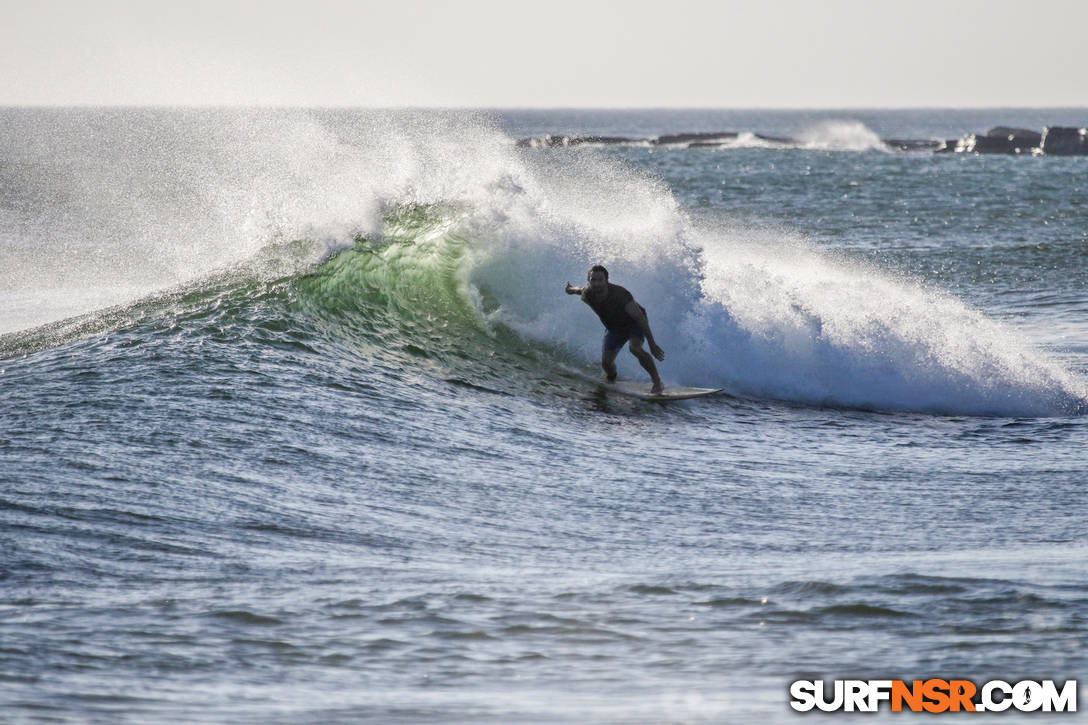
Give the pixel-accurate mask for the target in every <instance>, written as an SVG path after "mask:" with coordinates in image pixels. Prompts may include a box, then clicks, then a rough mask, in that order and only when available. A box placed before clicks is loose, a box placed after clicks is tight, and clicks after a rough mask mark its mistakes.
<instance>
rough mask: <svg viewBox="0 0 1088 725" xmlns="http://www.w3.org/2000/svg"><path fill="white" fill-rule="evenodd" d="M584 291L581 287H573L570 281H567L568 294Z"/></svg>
mask: <svg viewBox="0 0 1088 725" xmlns="http://www.w3.org/2000/svg"><path fill="white" fill-rule="evenodd" d="M584 291H585V290H583V289H582V288H581V287H572V286H571V284H570V282H567V288H566V293H567V294H568V295H580V294H582V292H584Z"/></svg>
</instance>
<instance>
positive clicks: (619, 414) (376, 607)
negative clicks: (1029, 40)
mask: <svg viewBox="0 0 1088 725" xmlns="http://www.w3.org/2000/svg"><path fill="white" fill-rule="evenodd" d="M980 113H981V112H979V111H969V112H968V111H963V112H958V111H943V112H936V111H933V112H920V111H919V112H891V111H888V112H856V113H852V114H843V113H835V112H826V113H825V112H786V111H783V112H756V111H749V112H728V111H720V112H710V111H699V112H695V111H691V112H683V111H676V112H664V111H655V112H635V111H623V112H618V111H617V112H605V111H595V112H577V111H555V112H529V111H526V112H514V111H508V112H500V111H478V112H437V111H352V110H302V109H299V110H290V109H281V110H195V109H3V110H0V158H2V165H0V391H2V392H0V396H2V400H3V404H4V411H5V412H4V415H3V419H2V420H3V423H2V428H0V457H2V461H3V466H2V472H0V484H2V485H0V521H3V533H2V534H0V536H2V537H3V540H4V544H5V550H6V551H7V552H8V553H7V555H6V558H5V561H4V562H3V564H2V572H0V574H2V578H0V581H2V582H3V590H2V594H0V597H2V599H0V603H2V605H3V614H2V615H0V640H2V641H3V643H4V644H3V648H2V651H0V678H2V681H3V682H4V683H5V685H4V688H3V694H2V695H0V697H2V698H3V699H2V700H0V702H2V704H3V707H4V708H5V711H7V712H9V713H11V714H12V716H13V718H14V720H15V721H33V720H35V719H36V718H39V717H46V718H49V719H52V720H55V721H62V722H69V721H70V722H86V721H99V720H101V721H106V720H109V721H110V722H119V721H120V722H126V721H131V722H253V721H259V722H279V721H284V722H287V721H291V722H295V721H298V720H299V719H302V720H310V721H322V722H341V721H342V722H369V721H373V722H480V721H492V722H523V721H534V722H647V721H650V722H724V721H729V722H733V721H736V722H744V721H748V720H750V719H752V718H755V717H759V718H761V719H763V720H768V721H771V722H777V721H783V720H789V719H792V718H791V714H790V712H789V710H788V707H787V704H786V692H787V690H788V684H789V682H791V681H792V680H795V679H799V678H801V677H802V676H804V677H805V678H806V679H808V678H809V676H810V675H812V676H814V677H816V676H825V675H826V676H827V677H829V678H832V679H833V678H835V677H836V676H840V677H846V676H851V677H852V676H862V675H864V676H866V677H874V678H876V677H887V676H896V677H900V676H902V677H903V679H912V678H919V677H920V678H923V679H924V678H925V677H929V676H943V675H947V676H951V675H955V676H960V675H962V676H967V677H968V678H969V679H973V680H975V681H981V680H985V679H987V678H990V677H999V678H1002V679H1006V680H1010V681H1011V680H1013V679H1014V678H1015V677H1016V676H1020V675H1023V676H1039V675H1040V674H1047V675H1051V674H1053V675H1054V676H1055V678H1057V679H1060V676H1063V675H1064V676H1065V677H1067V678H1073V677H1075V676H1076V675H1077V674H1078V672H1082V671H1083V669H1084V665H1085V662H1084V656H1083V654H1082V653H1083V652H1084V651H1086V649H1085V647H1084V645H1085V644H1088V642H1086V633H1085V630H1084V628H1083V626H1082V623H1083V620H1084V617H1085V615H1086V613H1088V612H1086V610H1085V603H1086V602H1088V592H1086V591H1085V589H1084V584H1083V582H1084V580H1085V576H1084V575H1085V573H1086V572H1088V559H1086V556H1085V549H1084V546H1083V541H1084V535H1085V533H1088V532H1085V530H1084V524H1083V521H1084V516H1083V514H1084V510H1085V509H1084V505H1085V503H1086V501H1085V494H1084V493H1083V491H1084V488H1083V485H1082V484H1083V481H1084V476H1085V473H1086V469H1088V466H1086V465H1085V459H1084V457H1083V450H1084V444H1085V442H1086V437H1088V436H1086V433H1088V425H1086V424H1085V422H1084V421H1085V416H1084V414H1085V412H1086V411H1088V383H1086V374H1088V357H1086V355H1088V323H1085V317H1084V312H1085V306H1084V302H1083V289H1084V288H1085V283H1088V278H1086V276H1085V275H1086V274H1088V273H1086V272H1085V271H1084V270H1085V269H1086V268H1088V266H1086V265H1084V264H1083V261H1084V255H1085V251H1084V250H1085V244H1086V243H1088V237H1086V236H1085V234H1086V232H1085V229H1088V207H1086V206H1085V205H1084V202H1083V198H1084V196H1083V191H1084V190H1083V180H1082V178H1083V166H1084V160H1083V159H1080V158H1065V159H1060V158H992V157H991V158H986V157H979V156H956V157H951V156H939V155H932V154H928V153H896V152H892V151H890V150H889V149H888V148H887V147H886V146H885V145H884V144H883V143H882V142H881V141H880V139H881V138H886V137H891V136H894V137H901V138H926V137H934V138H939V137H942V136H946V135H948V129H949V128H961V129H962V128H963V127H964V126H965V125H966V124H970V123H972V122H975V121H976V119H978V117H979V115H980ZM1078 113H1079V115H1078ZM1017 114H1019V115H1017ZM993 115H994V117H993V118H992V119H988V120H992V123H993V125H996V124H997V123H1004V124H1009V125H1015V124H1022V125H1030V124H1033V123H1035V122H1036V121H1037V120H1038V117H1040V116H1047V117H1048V118H1050V119H1053V120H1052V121H1050V122H1053V123H1059V122H1062V123H1074V122H1075V121H1073V120H1071V119H1074V118H1079V117H1080V116H1082V115H1083V113H1080V112H1078V111H1076V109H1073V110H1050V111H1046V110H1042V111H1018V112H1009V111H1005V112H1000V113H999V112H997V111H995V112H994V113H993ZM723 129H732V130H734V131H737V132H738V134H737V136H736V139H735V141H733V142H731V143H726V144H722V145H720V146H717V147H714V148H681V147H678V146H677V147H653V146H652V145H646V144H626V145H617V146H615V147H609V146H602V145H592V144H590V145H586V146H583V147H570V148H567V147H562V148H546V147H528V148H526V147H523V146H519V145H518V144H517V143H516V140H517V139H519V138H523V137H532V136H536V137H540V136H544V135H546V134H552V133H564V134H586V135H593V134H595V135H600V136H609V135H615V136H626V135H629V136H640V135H641V136H650V135H664V134H666V133H682V132H709V131H719V130H723ZM757 134H758V135H757ZM771 136H773V137H779V138H786V137H788V138H791V139H796V141H794V142H791V143H789V144H787V143H782V142H769V141H766V140H764V137H771ZM593 264H604V265H605V266H607V267H608V268H609V270H610V272H611V276H612V280H613V281H614V282H617V283H619V284H622V285H623V286H625V287H627V288H628V289H629V290H631V291H632V292H633V293H634V295H635V297H636V299H637V300H638V301H639V303H640V304H642V305H643V306H644V307H645V308H646V310H647V311H648V313H649V319H650V322H651V324H652V326H653V329H654V332H655V335H656V337H657V340H658V342H659V343H660V344H661V345H662V347H664V348H665V350H666V352H667V354H668V357H667V359H666V361H665V362H664V363H662V364H661V366H660V368H661V373H662V377H663V379H664V381H665V384H666V385H670V384H673V385H694V386H706V387H715V388H719V387H720V388H723V389H724V392H723V394H721V395H718V396H715V397H713V398H709V399H706V400H699V401H687V402H683V403H675V404H670V405H668V406H662V405H657V404H649V403H644V402H641V401H637V400H632V399H628V398H623V397H620V396H616V395H614V394H612V393H610V392H609V389H608V387H607V385H605V384H604V383H603V381H602V377H601V372H600V370H599V367H598V365H597V360H598V358H599V353H600V344H601V336H602V333H603V330H602V329H601V327H600V323H599V321H598V320H597V318H596V316H595V315H593V314H592V312H591V311H590V310H589V309H588V308H586V306H585V305H582V304H580V303H579V302H578V301H577V299H576V298H572V297H568V296H567V295H565V294H564V293H563V285H564V284H565V283H566V282H568V281H569V282H572V283H574V284H580V283H581V280H583V279H584V276H585V274H586V270H587V269H588V268H589V266H591V265H593ZM618 363H619V366H620V374H621V376H623V377H625V378H629V379H641V378H642V377H643V376H644V375H645V374H644V373H643V371H642V370H641V369H640V367H639V366H638V364H637V362H636V361H635V360H634V358H633V357H632V356H630V355H628V354H627V353H626V352H624V353H621V356H620V358H619V360H618ZM903 719H904V720H905V721H910V719H909V716H908V717H904V718H903Z"/></svg>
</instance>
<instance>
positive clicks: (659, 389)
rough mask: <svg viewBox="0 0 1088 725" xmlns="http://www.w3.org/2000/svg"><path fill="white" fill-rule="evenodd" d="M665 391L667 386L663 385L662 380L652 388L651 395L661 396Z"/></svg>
mask: <svg viewBox="0 0 1088 725" xmlns="http://www.w3.org/2000/svg"><path fill="white" fill-rule="evenodd" d="M664 390H665V386H664V385H662V384H661V381H660V380H658V381H657V382H656V383H654V384H653V387H651V388H650V395H661V393H662V391H664Z"/></svg>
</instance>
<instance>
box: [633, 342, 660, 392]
mask: <svg viewBox="0 0 1088 725" xmlns="http://www.w3.org/2000/svg"><path fill="white" fill-rule="evenodd" d="M631 354H632V355H634V356H635V357H636V358H638V362H639V364H640V365H642V367H643V369H645V370H646V372H648V373H649V374H650V380H652V381H654V384H653V387H651V388H650V392H651V393H660V392H661V391H662V390H663V388H662V385H661V376H660V375H658V374H657V365H656V364H654V358H653V356H652V355H650V353H648V352H646V351H645V350H644V349H642V335H639V334H638V333H632V334H631Z"/></svg>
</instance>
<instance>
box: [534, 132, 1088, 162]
mask: <svg viewBox="0 0 1088 725" xmlns="http://www.w3.org/2000/svg"><path fill="white" fill-rule="evenodd" d="M739 136H740V134H739V133H737V132H736V131H712V132H698V133H674V134H666V135H663V136H658V137H657V138H627V137H625V136H564V135H549V136H541V137H537V138H523V139H520V140H519V141H518V142H517V145H518V146H522V147H527V148H554V147H568V146H583V145H586V144H596V145H607V144H641V145H646V146H675V147H680V148H720V147H722V146H727V145H735V144H734V142H736V141H737V139H738V137H739ZM751 137H753V138H756V139H758V140H761V141H768V142H771V143H775V144H781V145H783V146H803V144H801V143H800V142H798V141H797V139H792V138H786V137H783V136H765V135H763V134H760V133H753V134H751ZM881 141H882V142H883V143H884V145H885V146H887V147H888V148H889V149H893V150H898V151H932V152H933V153H957V154H1012V155H1016V154H1028V155H1033V156H1038V155H1049V156H1072V155H1088V130H1086V129H1084V128H1071V127H1066V126H1047V127H1046V128H1044V129H1043V131H1042V133H1039V132H1037V131H1032V130H1031V129H1026V128H1014V127H1012V126H995V127H994V128H991V129H990V130H989V131H987V132H986V133H984V134H977V133H968V134H965V135H963V136H961V137H959V138H954V139H948V140H945V141H941V140H938V139H901V138H886V139H881Z"/></svg>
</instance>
